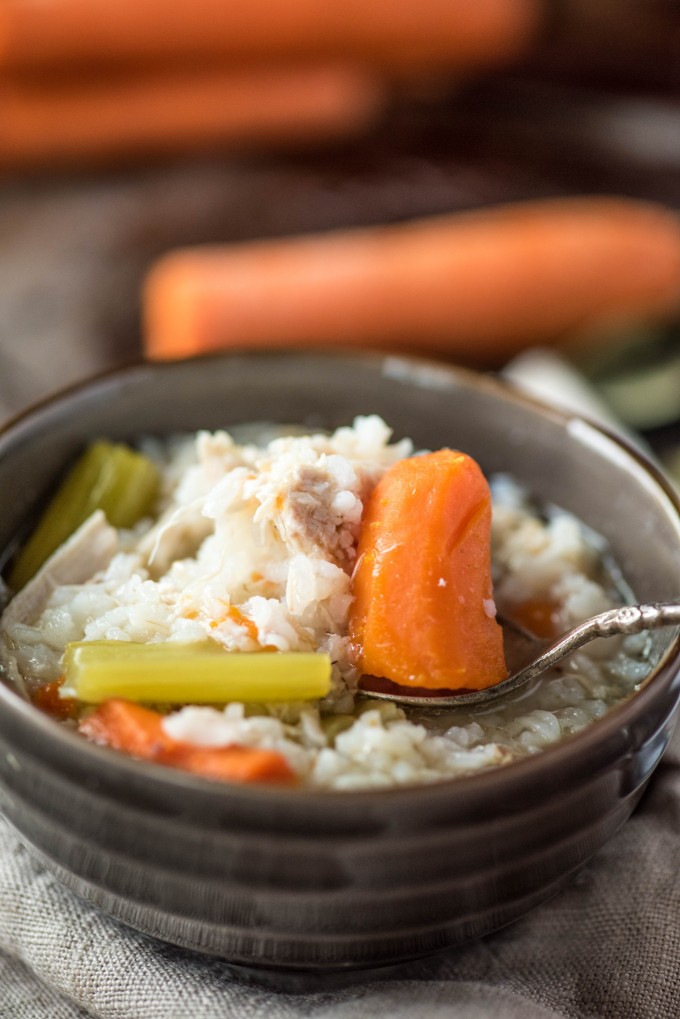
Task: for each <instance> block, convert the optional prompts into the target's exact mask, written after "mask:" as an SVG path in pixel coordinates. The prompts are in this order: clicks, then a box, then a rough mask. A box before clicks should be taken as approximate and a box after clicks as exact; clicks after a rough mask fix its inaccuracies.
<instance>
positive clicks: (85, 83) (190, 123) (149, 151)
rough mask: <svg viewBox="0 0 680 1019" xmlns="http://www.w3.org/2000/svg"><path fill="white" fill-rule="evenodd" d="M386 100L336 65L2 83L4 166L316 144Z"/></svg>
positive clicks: (355, 125) (357, 125)
mask: <svg viewBox="0 0 680 1019" xmlns="http://www.w3.org/2000/svg"><path fill="white" fill-rule="evenodd" d="M106 6H108V5H106ZM114 6H115V5H114ZM140 6H143V5H140ZM383 99H384V90H383V88H382V87H381V86H379V85H378V84H377V82H376V81H375V79H374V78H372V77H371V76H370V75H368V74H365V73H363V72H361V71H357V70H354V69H352V68H350V67H347V66H338V65H336V66H331V65H323V66H320V65H315V66H311V65H310V66H294V67H293V66H291V67H284V68H276V67H249V68H237V69H235V70H215V69H206V70H195V71H192V70H186V69H185V70H178V69H163V70H159V71H157V72H155V73H146V74H143V75H130V76H120V75H118V76H113V77H104V78H99V79H96V80H90V79H80V78H76V79H73V78H71V79H66V78H65V79H64V80H63V81H61V80H59V81H52V80H45V79H36V80H34V79H10V78H8V77H7V76H5V77H4V78H3V77H2V76H0V124H1V125H2V127H1V137H0V168H5V169H18V168H23V167H32V166H36V165H38V166H42V165H47V166H52V165H54V164H59V163H75V162H78V163H82V162H83V161H85V162H88V163H95V162H99V161H105V160H110V159H111V158H129V157H135V156H146V155H154V154H165V153H176V152H179V153H181V152H184V151H186V150H192V149H197V148H206V147H220V146H228V147H229V146H230V147H241V146H250V147H260V148H268V147H270V146H277V145H291V144H300V143H309V142H317V141H318V140H323V139H333V138H335V137H340V136H343V135H347V134H351V133H353V132H356V131H360V130H362V129H364V128H366V127H367V126H368V125H369V124H370V123H371V122H372V121H373V120H374V118H375V117H376V115H377V114H378V112H379V111H380V110H381V108H382V104H383Z"/></svg>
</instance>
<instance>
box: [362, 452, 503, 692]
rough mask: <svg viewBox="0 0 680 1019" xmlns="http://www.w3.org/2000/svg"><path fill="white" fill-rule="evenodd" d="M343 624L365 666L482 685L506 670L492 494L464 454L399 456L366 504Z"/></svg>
mask: <svg viewBox="0 0 680 1019" xmlns="http://www.w3.org/2000/svg"><path fill="white" fill-rule="evenodd" d="M353 592H354V602H353V606H352V610H351V615H350V624H349V633H350V639H351V641H352V644H353V646H354V648H355V650H356V656H357V664H358V667H359V668H360V669H361V671H362V672H364V673H367V674H370V675H373V676H380V677H384V678H386V679H389V680H391V681H392V682H394V683H398V684H399V685H401V686H415V687H425V688H431V689H442V688H445V689H474V690H479V689H483V688H484V687H487V686H492V685H493V684H494V683H497V682H499V681H500V680H501V679H503V678H504V677H505V676H506V674H507V672H506V668H505V658H504V652H503V634H502V630H501V628H500V626H499V625H498V623H497V622H496V620H495V607H494V601H493V592H492V586H491V496H490V493H489V486H488V485H487V483H486V480H485V479H484V476H483V474H482V472H481V470H480V468H479V467H478V465H477V464H476V463H475V461H474V460H472V459H471V458H470V457H469V456H466V455H465V454H464V453H458V452H455V451H453V450H450V449H442V450H439V451H438V452H436V453H428V454H425V455H423V456H415V457H411V458H409V459H406V460H400V461H398V462H397V463H396V464H395V465H394V466H393V467H391V468H390V469H389V470H388V471H387V472H386V473H385V474H384V475H383V477H382V479H381V480H380V481H379V482H378V484H377V486H376V488H375V489H374V491H373V493H372V495H371V497H370V499H369V502H368V505H367V507H366V509H365V510H364V516H363V518H362V522H361V532H360V537H359V547H358V558H357V565H356V568H355V572H354V576H353Z"/></svg>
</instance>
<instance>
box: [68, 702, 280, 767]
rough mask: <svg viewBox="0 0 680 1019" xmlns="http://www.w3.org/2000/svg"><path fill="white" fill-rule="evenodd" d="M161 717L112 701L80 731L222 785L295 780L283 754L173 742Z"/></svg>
mask: <svg viewBox="0 0 680 1019" xmlns="http://www.w3.org/2000/svg"><path fill="white" fill-rule="evenodd" d="M162 722H163V716H162V715H161V714H160V713H159V712H157V711H152V710H151V709H150V708H145V707H142V706H141V705H139V704H134V703H133V702H132V701H126V700H122V699H120V698H111V699H110V700H107V701H104V702H103V703H102V704H100V705H99V707H98V708H97V709H96V711H93V712H92V714H91V715H88V716H87V718H85V719H84V720H83V721H82V722H81V723H80V725H79V727H78V728H79V732H81V733H82V734H83V735H84V736H86V737H87V738H88V739H89V740H91V741H92V742H93V743H99V744H101V745H103V746H109V747H112V748H113V749H114V750H121V751H123V752H124V753H127V754H130V755H131V756H133V757H141V758H143V759H144V760H148V761H156V762H157V763H158V764H165V765H168V766H169V767H172V768H180V769H182V770H183V771H191V772H193V773H194V774H196V775H202V776H203V777H204V778H209V779H214V780H217V781H223V782H267V783H276V784H278V785H293V784H294V783H295V782H296V776H295V773H294V772H293V769H292V768H291V767H290V765H289V764H288V761H287V760H286V758H285V757H284V756H283V754H280V753H278V752H277V751H275V750H257V749H254V748H252V747H242V746H238V745H233V746H227V747H199V746H195V745H193V744H191V743H184V742H182V741H180V740H175V739H172V737H171V736H168V735H167V733H166V732H165V730H164V728H163V724H162Z"/></svg>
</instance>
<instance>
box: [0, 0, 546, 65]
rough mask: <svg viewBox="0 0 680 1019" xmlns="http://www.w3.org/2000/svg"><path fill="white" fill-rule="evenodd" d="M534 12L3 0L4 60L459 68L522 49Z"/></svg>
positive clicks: (424, 3)
mask: <svg viewBox="0 0 680 1019" xmlns="http://www.w3.org/2000/svg"><path fill="white" fill-rule="evenodd" d="M540 12H542V5H541V4H540V2H539V0H474V2H471V0H419V2H418V3H415V2H414V0H370V2H369V3H366V2H365V0H323V2H321V0H285V2H283V0H249V2H247V3H225V2H224V0H172V2H171V3H168V2H167V0H143V2H139V0H117V2H116V3H106V2H104V0H49V2H47V3H36V2H35V0H3V3H2V5H1V6H0V67H3V66H4V67H6V68H12V69H23V70H26V69H35V68H38V67H55V66H64V67H68V68H69V70H70V69H72V68H73V67H74V66H76V65H78V64H89V65H90V66H96V67H100V66H101V65H102V63H106V62H109V63H121V62H130V61H136V62H140V63H145V64H146V63H148V62H149V61H152V60H167V59H168V58H170V57H172V58H178V57H185V58H196V57H202V58H205V57H227V58H230V59H234V58H237V59H247V60H261V59H281V58H284V59H288V58H291V57H294V58H299V57H302V58H310V57H311V58H314V59H319V58H320V59H333V58H335V59H341V60H352V59H356V58H358V59H361V60H365V61H369V62H371V63H374V64H383V65H385V66H388V67H390V66H397V67H399V66H400V65H402V64H405V65H406V66H409V67H412V66H414V65H420V66H422V67H425V68H428V69H430V68H432V67H433V66H436V65H445V66H449V67H453V68H456V69H458V70H462V69H467V68H469V67H477V66H480V65H481V66H483V65H486V64H490V63H495V62H497V61H499V60H502V59H505V58H507V57H509V56H514V55H515V54H516V53H517V52H518V51H520V50H522V49H523V48H525V47H526V46H527V44H528V42H529V40H530V39H531V38H532V37H533V35H534V32H535V29H536V26H537V23H538V21H539V14H540Z"/></svg>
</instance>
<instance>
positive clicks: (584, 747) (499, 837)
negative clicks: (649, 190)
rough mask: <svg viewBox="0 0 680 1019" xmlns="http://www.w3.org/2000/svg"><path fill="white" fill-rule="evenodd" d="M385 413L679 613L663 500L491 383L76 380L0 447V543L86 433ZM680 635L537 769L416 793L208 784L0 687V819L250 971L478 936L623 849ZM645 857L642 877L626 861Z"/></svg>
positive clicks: (664, 730)
mask: <svg viewBox="0 0 680 1019" xmlns="http://www.w3.org/2000/svg"><path fill="white" fill-rule="evenodd" d="M374 412H375V413H379V414H381V415H382V416H383V417H384V418H385V419H386V420H387V421H388V422H389V423H390V424H391V425H392V426H393V427H394V429H395V433H396V436H397V437H400V436H404V435H409V436H411V437H412V438H413V439H414V441H415V443H416V446H418V447H439V446H442V445H450V446H454V447H458V448H460V449H463V450H466V451H467V452H469V453H471V454H472V455H473V456H475V457H476V458H477V459H478V460H479V462H480V463H481V465H482V467H483V469H484V470H485V471H486V472H493V471H498V470H506V471H510V472H512V473H513V474H514V475H516V476H517V477H518V478H520V479H521V480H523V481H525V482H526V483H527V484H528V485H529V487H530V488H531V489H532V490H533V491H535V492H537V493H539V494H540V495H541V496H543V497H544V498H545V499H547V500H549V501H551V502H554V503H556V504H558V505H560V506H563V507H565V508H566V509H568V510H570V511H572V512H573V513H575V514H577V515H578V516H579V517H580V518H582V519H583V520H584V521H585V522H586V523H587V524H589V525H591V526H592V527H593V528H595V529H596V530H597V531H599V532H601V533H602V534H604V535H605V537H606V538H607V539H608V540H609V542H610V544H611V546H612V549H613V552H614V555H615V556H616V558H617V559H618V562H619V564H620V566H621V567H622V569H623V571H624V574H625V575H626V577H627V578H628V580H629V582H630V583H631V585H632V586H633V589H634V590H635V593H636V595H637V597H638V599H639V600H641V601H658V600H673V599H675V598H676V597H677V596H678V593H679V590H678V578H680V518H679V515H678V502H677V500H676V498H675V496H674V495H673V494H672V491H671V490H670V489H669V487H668V486H667V485H666V483H665V482H664V481H663V479H661V478H660V477H659V476H658V474H657V473H656V471H655V469H654V468H653V467H652V466H651V465H650V464H648V463H646V462H645V461H644V459H643V458H641V457H640V455H639V454H637V453H636V452H634V451H633V450H632V449H630V448H627V447H626V446H625V445H623V444H621V442H619V441H618V440H617V439H615V438H613V437H612V436H611V435H608V434H605V433H604V432H602V431H601V430H600V429H598V428H597V427H595V426H594V425H592V424H589V423H587V422H585V421H583V420H581V419H578V418H574V417H571V416H569V415H565V414H563V413H561V412H559V411H557V410H552V409H550V408H547V407H543V406H541V405H539V404H537V403H534V402H532V401H530V400H528V399H527V398H525V397H523V396H521V395H518V394H517V393H515V392H512V391H511V390H510V389H508V388H505V387H503V386H502V385H501V384H499V383H497V382H496V381H494V380H492V379H490V378H488V377H481V376H476V375H474V374H471V373H469V372H463V371H460V370H457V369H453V368H450V367H447V366H444V365H441V364H436V363H430V362H426V361H419V360H411V359H405V358H402V357H379V356H373V355H366V356H361V355H357V354H351V355H347V356H344V355H340V354H335V355H323V354H319V353H296V352H289V353H281V352H279V353H271V352H263V353H258V354H256V355H253V354H243V355H241V354H231V355H225V356H223V357H216V358H208V359H205V360H203V359H199V360H195V361H191V362H187V363H166V364H158V365H141V366H136V367H133V368H131V369H127V370H123V371H120V372H117V373H114V374H110V375H108V376H105V377H102V378H99V379H96V380H94V381H91V382H88V383H86V384H85V385H82V386H80V387H78V388H76V389H73V390H71V391H69V392H68V393H66V394H64V395H61V396H58V397H57V398H56V399H53V400H51V401H50V402H48V403H45V404H43V405H41V406H40V407H38V408H37V409H34V410H32V411H30V412H29V413H28V414H26V415H24V416H23V417H21V418H19V419H18V420H16V421H14V422H13V423H11V424H10V425H9V426H8V427H7V428H6V429H5V431H4V432H3V433H2V435H1V436H0V492H1V493H2V496H1V499H2V508H1V511H0V548H5V549H9V548H11V547H12V544H13V542H14V541H15V540H16V537H17V535H18V534H20V533H21V531H22V529H23V528H24V526H25V522H26V521H27V520H28V519H29V518H30V517H31V515H32V514H33V513H34V511H35V509H36V506H37V505H38V504H39V503H40V502H41V500H42V499H43V498H44V496H45V493H46V492H47V491H48V490H49V489H50V486H51V485H52V484H53V483H54V482H55V479H57V478H58V477H59V475H60V473H61V472H62V470H63V468H64V465H65V464H66V463H67V461H68V460H69V459H70V458H71V457H72V456H73V455H74V453H75V452H76V451H78V450H79V449H81V448H82V446H83V445H84V444H85V443H86V442H87V441H88V440H90V439H92V438H94V437H98V436H102V435H104V436H108V437H111V438H114V439H133V438H134V437H136V436H138V435H140V434H164V433H168V432H176V431H182V430H188V429H192V430H193V429H197V428H199V427H204V428H217V427H229V426H230V425H234V424H237V423H240V422H246V421H254V420H259V421H262V420H270V421H277V422H284V423H290V422H301V423H303V424H305V425H311V426H323V427H328V428H332V427H334V426H337V425H340V424H344V423H347V422H349V421H351V419H352V418H353V417H354V416H355V415H356V414H364V413H374ZM677 638H678V634H677V630H665V631H660V632H658V633H657V634H656V635H655V636H654V654H655V656H656V659H657V661H658V664H657V665H656V667H655V668H654V670H653V672H652V674H651V675H650V677H649V679H648V680H647V681H646V682H645V683H644V685H643V687H642V689H641V690H640V691H639V692H638V693H636V694H635V695H634V696H633V697H632V698H631V699H630V700H628V701H627V702H625V703H624V704H621V705H620V706H619V707H616V708H615V709H613V710H612V711H611V712H610V713H609V714H608V715H606V716H605V717H604V718H602V719H601V720H599V721H598V722H596V723H595V724H594V725H592V726H591V727H590V728H588V729H586V730H584V731H582V732H581V733H579V734H577V735H575V736H573V737H572V738H570V739H569V740H567V741H565V742H563V743H561V744H559V745H556V746H554V747H552V748H549V749H547V750H545V751H544V752H542V753H541V754H538V755H537V756H534V757H531V758H528V759H524V760H521V761H519V762H517V763H514V764H511V765H509V766H507V767H505V768H502V769H500V770H496V771H489V772H487V773H484V774H478V775H475V776H473V777H470V778H464V779H456V780H452V781H443V782H441V783H438V784H434V785H427V786H424V787H423V786H421V787H418V788H399V789H393V790H389V791H380V792H376V791H366V792H352V793H331V794H329V793H319V792H306V791H295V790H285V789H273V788H272V789H269V788H262V787H259V788H253V787H239V786H230V785H222V784H217V783H210V782H208V781H204V780H201V779H200V778H197V777H195V776H191V775H188V774H183V773H181V772H179V771H175V770H172V769H166V768H162V767H158V766H154V765H151V764H148V763H145V762H139V761H135V760H132V759H128V758H126V757H124V756H122V755H118V754H116V753H115V752H113V751H109V750H107V749H105V748H100V747H97V746H94V745H91V744H88V743H87V742H86V741H85V740H83V739H82V738H80V737H78V736H77V735H76V734H75V733H73V732H71V731H69V730H68V729H67V728H65V727H62V726H60V725H59V724H58V723H56V722H54V721H53V720H51V719H50V718H48V717H47V716H45V715H44V714H41V713H40V712H39V711H37V710H36V709H34V708H33V707H32V706H31V705H30V704H28V703H26V702H25V701H23V700H22V699H21V698H20V697H19V696H18V695H17V694H16V693H15V692H14V691H13V690H12V689H10V688H9V687H8V686H6V685H2V684H0V808H1V809H2V811H3V812H4V814H5V815H6V817H7V818H8V820H9V821H10V822H11V824H12V825H13V826H14V827H15V829H16V830H17V832H18V833H19V835H20V836H21V838H22V839H23V840H24V842H25V843H26V844H27V845H28V846H29V847H30V849H31V850H32V851H33V852H34V853H35V854H36V855H37V857H38V858H39V859H40V860H41V861H42V862H43V863H44V865H45V866H46V867H48V868H49V869H50V870H51V871H53V872H54V873H55V874H56V875H57V876H58V877H59V878H60V879H61V880H62V881H63V882H65V884H67V885H68V886H70V887H71V888H72V889H74V890H75V892H77V893H78V894H79V895H81V896H84V897H85V898H86V899H88V900H90V901H91V902H93V903H96V904H97V905H99V906H100V907H101V908H102V909H104V910H105V911H107V912H108V913H109V914H111V915H113V916H115V917H117V918H119V919H120V920H122V921H123V922H124V923H126V924H128V925H130V926H132V927H134V928H136V929H138V930H139V931H142V932H146V933H148V934H150V935H153V936H155V937H157V938H160V939H163V940H166V941H168V942H172V943H175V944H177V945H182V946H185V947H188V948H191V949H195V950H198V951H200V952H204V953H211V954H213V955H216V956H219V957H221V958H223V959H226V960H229V961H230V962H231V963H233V964H236V965H239V966H243V967H248V968H249V969H250V971H257V970H260V971H261V972H269V973H288V974H291V973H292V974H295V973H300V974H305V973H306V974H310V973H316V974H319V973H322V974H328V975H330V974H331V973H336V974H337V973H342V972H344V971H347V970H356V969H361V968H374V967H381V966H386V965H389V964H394V963H398V962H399V961H403V960H410V959H414V958H419V957H423V956H425V955H427V954H429V953H433V952H435V951H437V950H439V949H442V948H445V947H448V946H451V945H455V944H457V943H460V942H462V941H465V940H467V939H471V938H476V937H478V936H480V935H483V934H486V933H489V932H491V931H493V930H495V929H497V928H499V927H501V926H502V925H504V924H507V923H509V922H510V921H512V920H515V919H517V918H518V917H520V916H521V915H522V914H524V913H526V912H527V911H528V910H529V909H531V908H532V907H534V906H536V905H537V904H538V903H540V902H541V901H542V900H544V899H546V897H548V896H549V895H551V894H552V893H553V892H554V891H555V890H556V889H557V888H558V887H559V886H560V885H561V883H562V882H564V881H565V880H566V879H568V877H569V876H570V875H571V874H573V872H574V871H575V870H576V869H577V868H578V867H580V866H581V865H582V864H583V863H584V862H585V861H586V860H588V858H589V857H591V856H592V854H593V853H595V852H596V851H597V850H598V849H599V848H600V847H601V846H602V845H603V843H604V842H605V841H606V840H607V839H609V838H610V837H611V836H613V835H614V834H615V832H616V831H617V829H618V828H619V827H620V826H621V824H622V823H623V822H624V821H625V819H626V818H627V817H628V815H629V814H630V813H631V811H632V809H633V807H634V806H635V804H636V802H637V801H638V799H639V797H640V795H641V793H642V791H643V788H644V786H645V784H646V782H647V781H648V779H649V777H650V775H651V774H652V772H653V770H654V768H655V766H656V764H657V763H658V761H659V758H660V757H661V754H662V753H663V751H664V748H665V747H666V744H667V742H668V739H669V736H670V732H671V728H672V724H673V719H674V713H675V710H676V703H677V700H678V689H679V687H680V676H679V669H680V659H679V646H678V639H677ZM641 863H642V861H641Z"/></svg>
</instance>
